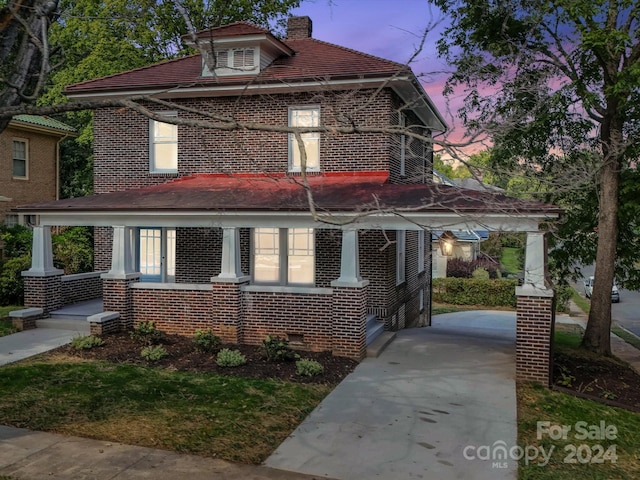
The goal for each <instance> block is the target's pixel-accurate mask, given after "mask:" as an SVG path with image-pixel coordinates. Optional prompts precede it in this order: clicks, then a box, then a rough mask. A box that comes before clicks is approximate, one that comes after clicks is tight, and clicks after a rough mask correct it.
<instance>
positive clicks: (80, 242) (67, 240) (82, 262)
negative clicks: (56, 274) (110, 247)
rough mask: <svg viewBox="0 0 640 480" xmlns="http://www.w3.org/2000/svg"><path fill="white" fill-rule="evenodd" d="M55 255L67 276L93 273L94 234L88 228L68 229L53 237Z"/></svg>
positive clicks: (59, 266) (56, 260)
mask: <svg viewBox="0 0 640 480" xmlns="http://www.w3.org/2000/svg"><path fill="white" fill-rule="evenodd" d="M51 241H52V246H53V255H54V257H55V263H56V266H57V267H58V268H61V269H63V270H64V273H65V274H66V275H70V274H74V273H84V272H91V271H93V233H92V231H91V229H90V228H88V227H71V228H66V229H65V230H63V231H62V232H61V233H58V234H56V235H52V237H51Z"/></svg>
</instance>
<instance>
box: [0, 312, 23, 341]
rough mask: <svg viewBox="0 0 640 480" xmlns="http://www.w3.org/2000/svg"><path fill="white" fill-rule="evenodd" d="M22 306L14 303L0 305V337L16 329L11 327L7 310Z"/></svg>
mask: <svg viewBox="0 0 640 480" xmlns="http://www.w3.org/2000/svg"><path fill="white" fill-rule="evenodd" d="M21 308H22V307H18V306H15V305H9V306H8V307H0V337H4V336H5V335H10V334H12V333H15V332H16V331H17V330H16V329H15V328H13V324H12V323H11V320H10V319H9V312H11V311H12V310H19V309H21Z"/></svg>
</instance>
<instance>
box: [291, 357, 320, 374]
mask: <svg viewBox="0 0 640 480" xmlns="http://www.w3.org/2000/svg"><path fill="white" fill-rule="evenodd" d="M322 372H324V367H323V366H322V365H320V364H319V363H318V362H316V361H315V360H307V359H306V358H303V359H301V360H298V361H297V362H296V375H302V376H304V377H315V376H316V375H320V374H321V373H322Z"/></svg>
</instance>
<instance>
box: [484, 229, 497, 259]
mask: <svg viewBox="0 0 640 480" xmlns="http://www.w3.org/2000/svg"><path fill="white" fill-rule="evenodd" d="M480 251H481V252H482V253H483V254H484V255H487V256H489V257H491V258H493V259H494V260H499V259H500V256H501V255H502V241H501V240H500V234H499V233H495V232H491V233H490V234H489V238H487V239H486V240H485V241H484V242H481V243H480Z"/></svg>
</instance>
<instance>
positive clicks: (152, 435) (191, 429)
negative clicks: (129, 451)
mask: <svg viewBox="0 0 640 480" xmlns="http://www.w3.org/2000/svg"><path fill="white" fill-rule="evenodd" d="M329 391H330V387H326V386H320V385H301V384H295V383H288V382H281V381H275V380H257V379H247V378H241V377H232V376H228V377H227V376H216V375H206V374H190V373H180V372H174V371H169V370H163V369H154V368H142V367H137V366H132V365H125V364H118V365H115V364H109V363H104V362H97V361H82V360H78V359H76V358H60V357H59V358H55V357H47V356H42V357H38V358H36V359H33V360H31V361H27V362H22V363H18V364H11V365H7V366H4V367H2V368H0V424H3V425H12V426H16V427H23V428H29V429H34V430H45V431H50V432H57V433H64V434H68V435H79V436H84V437H91V438H98V439H102V440H111V441H118V442H123V443H128V444H134V445H143V446H148V447H155V448H162V449H168V450H173V451H176V452H184V453H191V454H198V455H205V456H215V457H217V458H222V459H225V460H230V461H235V462H241V463H254V464H258V463H260V462H262V461H263V460H264V459H265V458H266V457H267V456H268V455H269V454H270V453H271V452H272V451H273V450H274V449H275V447H276V446H277V445H279V444H280V442H282V440H284V439H285V438H286V437H287V436H288V435H289V434H290V433H291V431H292V430H293V429H294V428H295V427H296V426H297V425H298V424H299V423H300V421H301V420H302V419H303V418H304V417H305V416H306V415H307V414H308V413H309V412H310V411H311V410H312V409H313V408H314V407H315V406H316V405H317V404H318V403H319V402H320V400H321V399H322V398H324V397H325V396H326V395H327V393H328V392H329Z"/></svg>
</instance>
